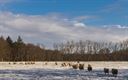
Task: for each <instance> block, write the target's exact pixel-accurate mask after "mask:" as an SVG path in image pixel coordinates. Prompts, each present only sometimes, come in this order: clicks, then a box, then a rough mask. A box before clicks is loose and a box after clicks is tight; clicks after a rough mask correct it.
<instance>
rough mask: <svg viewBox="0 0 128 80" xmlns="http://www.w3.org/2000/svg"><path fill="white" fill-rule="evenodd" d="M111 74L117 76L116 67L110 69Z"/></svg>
mask: <svg viewBox="0 0 128 80" xmlns="http://www.w3.org/2000/svg"><path fill="white" fill-rule="evenodd" d="M112 74H113V76H115V77H117V74H118V70H117V69H112Z"/></svg>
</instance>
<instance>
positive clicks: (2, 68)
mask: <svg viewBox="0 0 128 80" xmlns="http://www.w3.org/2000/svg"><path fill="white" fill-rule="evenodd" d="M9 63H10V64H9ZM25 63H26V62H16V64H13V62H0V80H128V62H80V63H81V64H84V65H85V69H84V70H74V69H72V67H69V66H66V67H62V66H61V64H62V63H66V64H68V63H70V64H76V63H77V62H57V65H56V64H55V62H35V64H25ZM46 63H47V64H46ZM88 64H91V65H92V67H93V71H92V72H88V71H87V69H86V67H87V65H88ZM104 67H106V68H109V69H111V68H117V69H118V70H119V74H118V75H117V77H114V76H113V75H112V74H111V73H110V74H109V75H105V74H104V72H103V68H104Z"/></svg>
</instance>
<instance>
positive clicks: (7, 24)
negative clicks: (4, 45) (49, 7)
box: [0, 12, 128, 46]
mask: <svg viewBox="0 0 128 80" xmlns="http://www.w3.org/2000/svg"><path fill="white" fill-rule="evenodd" d="M55 17H56V18H55ZM109 26H110V25H109ZM109 26H107V25H106V27H101V28H100V27H90V26H87V25H85V24H84V23H82V22H79V21H70V20H68V19H66V21H65V19H64V18H62V17H61V18H60V17H59V16H57V15H53V17H52V16H51V15H50V16H49V15H45V16H43V15H40V16H39V15H20V14H13V13H9V12H1V13H0V35H5V36H7V35H10V36H12V37H16V36H18V35H21V36H22V37H23V38H24V40H25V41H26V42H33V43H44V44H45V45H48V46H49V45H52V43H54V42H61V41H66V40H106V41H119V40H123V39H127V38H128V36H127V34H128V28H127V26H121V25H114V26H116V27H117V28H113V27H109ZM122 28H123V29H122ZM124 28H125V29H124Z"/></svg>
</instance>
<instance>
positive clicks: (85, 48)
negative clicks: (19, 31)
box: [0, 36, 128, 61]
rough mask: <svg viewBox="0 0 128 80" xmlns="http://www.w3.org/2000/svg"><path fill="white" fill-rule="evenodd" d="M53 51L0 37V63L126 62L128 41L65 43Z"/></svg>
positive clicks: (56, 44) (20, 39)
mask: <svg viewBox="0 0 128 80" xmlns="http://www.w3.org/2000/svg"><path fill="white" fill-rule="evenodd" d="M53 48H54V49H45V48H44V47H41V46H40V45H34V44H32V43H24V41H23V39H22V38H21V37H20V36H18V38H17V40H16V41H13V40H12V39H11V37H10V36H8V37H7V38H4V37H2V36H1V37H0V61H128V40H125V41H122V42H116V43H114V42H104V41H99V42H98V41H97V42H96V41H90V40H86V41H82V40H81V41H78V42H75V41H67V42H65V43H55V44H54V45H53Z"/></svg>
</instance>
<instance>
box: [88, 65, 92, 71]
mask: <svg viewBox="0 0 128 80" xmlns="http://www.w3.org/2000/svg"><path fill="white" fill-rule="evenodd" d="M88 71H89V72H90V71H92V66H91V65H90V64H88Z"/></svg>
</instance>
